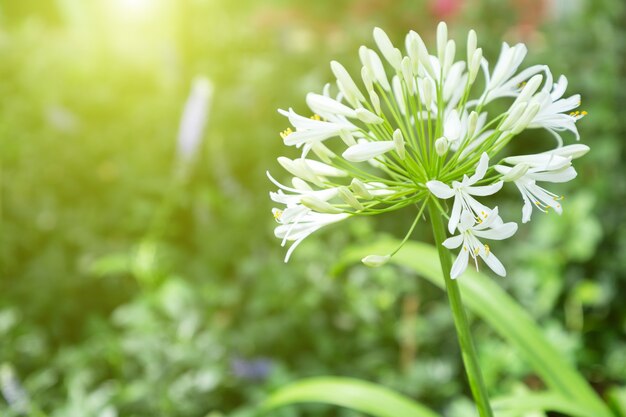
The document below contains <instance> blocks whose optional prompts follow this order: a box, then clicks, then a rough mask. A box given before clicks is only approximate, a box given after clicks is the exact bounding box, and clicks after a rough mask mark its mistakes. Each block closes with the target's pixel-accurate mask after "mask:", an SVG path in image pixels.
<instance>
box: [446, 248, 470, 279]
mask: <svg viewBox="0 0 626 417" xmlns="http://www.w3.org/2000/svg"><path fill="white" fill-rule="evenodd" d="M468 259H469V252H468V250H467V248H466V247H463V249H461V251H460V252H459V255H458V256H457V257H456V259H455V260H454V263H453V264H452V269H450V278H452V279H456V278H458V277H459V275H461V274H462V273H463V272H464V271H465V269H466V268H467V260H468Z"/></svg>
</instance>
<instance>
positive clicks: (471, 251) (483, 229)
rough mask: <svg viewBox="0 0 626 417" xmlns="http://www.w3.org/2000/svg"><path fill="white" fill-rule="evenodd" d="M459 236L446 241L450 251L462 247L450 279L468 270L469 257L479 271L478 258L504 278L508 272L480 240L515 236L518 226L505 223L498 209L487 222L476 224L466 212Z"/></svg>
mask: <svg viewBox="0 0 626 417" xmlns="http://www.w3.org/2000/svg"><path fill="white" fill-rule="evenodd" d="M458 227H459V234H458V235H457V236H453V237H451V238H448V239H446V240H445V241H444V242H443V246H445V247H446V248H448V249H456V248H458V247H459V246H462V248H461V251H460V252H459V254H458V256H457V258H456V260H455V261H454V263H453V264H452V269H451V271H450V277H451V278H452V279H455V278H457V277H459V276H460V275H461V274H462V273H463V271H465V269H466V268H467V264H468V260H469V257H470V256H471V257H472V258H473V259H474V262H475V264H476V269H478V257H480V258H481V259H482V260H483V261H485V263H486V264H487V266H489V268H491V270H492V271H493V272H495V273H496V274H498V275H500V276H502V277H504V276H506V270H505V269H504V266H503V265H502V263H501V262H500V260H499V259H498V258H496V256H495V255H494V254H493V253H492V252H491V250H490V249H489V246H488V245H483V244H482V243H481V242H480V240H478V238H479V237H480V238H484V239H491V240H503V239H507V238H509V237H511V236H513V235H514V234H515V232H516V231H517V224H516V223H514V222H509V223H503V222H502V219H500V216H498V208H497V207H496V208H494V209H493V211H492V215H491V216H490V217H489V218H487V219H486V220H485V221H482V222H481V221H479V222H478V223H476V220H475V219H474V216H473V215H472V213H470V212H468V211H464V212H463V214H462V215H461V219H460V223H459V226H458Z"/></svg>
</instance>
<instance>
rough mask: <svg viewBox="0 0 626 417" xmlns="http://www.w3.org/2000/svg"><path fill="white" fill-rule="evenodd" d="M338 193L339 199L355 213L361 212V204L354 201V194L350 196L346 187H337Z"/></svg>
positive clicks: (350, 193)
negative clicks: (355, 211)
mask: <svg viewBox="0 0 626 417" xmlns="http://www.w3.org/2000/svg"><path fill="white" fill-rule="evenodd" d="M338 192H339V197H340V198H341V199H342V200H343V201H344V202H345V203H346V204H348V205H349V206H350V207H352V208H353V209H355V210H357V211H361V210H363V208H364V207H363V204H361V203H360V202H359V200H357V199H356V197H355V196H354V194H352V192H351V191H350V190H349V189H348V187H343V186H342V187H339V190H338Z"/></svg>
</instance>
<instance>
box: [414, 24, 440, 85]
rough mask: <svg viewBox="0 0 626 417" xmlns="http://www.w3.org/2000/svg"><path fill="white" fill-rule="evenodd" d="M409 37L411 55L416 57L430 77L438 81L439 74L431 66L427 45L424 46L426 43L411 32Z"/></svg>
mask: <svg viewBox="0 0 626 417" xmlns="http://www.w3.org/2000/svg"><path fill="white" fill-rule="evenodd" d="M408 36H409V39H408V45H409V48H408V49H409V55H411V56H416V57H417V58H418V60H419V62H420V64H422V66H423V67H424V70H426V72H427V73H428V75H430V76H431V77H432V78H433V79H437V74H435V71H434V70H433V67H432V65H431V64H430V55H428V50H427V49H426V45H424V41H423V40H422V38H421V37H420V35H418V34H417V33H415V32H413V31H411V32H409V35H408Z"/></svg>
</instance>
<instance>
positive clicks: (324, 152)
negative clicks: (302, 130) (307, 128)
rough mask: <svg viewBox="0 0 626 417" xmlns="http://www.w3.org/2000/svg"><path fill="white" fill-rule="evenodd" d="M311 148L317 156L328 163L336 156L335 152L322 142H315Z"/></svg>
mask: <svg viewBox="0 0 626 417" xmlns="http://www.w3.org/2000/svg"><path fill="white" fill-rule="evenodd" d="M311 150H312V151H313V153H314V154H315V155H317V157H318V158H319V159H320V160H321V161H322V162H325V163H327V164H330V163H332V158H334V157H336V156H337V155H335V153H334V152H333V151H331V150H330V149H328V147H327V146H326V145H324V144H323V143H322V142H314V143H312V144H311Z"/></svg>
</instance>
